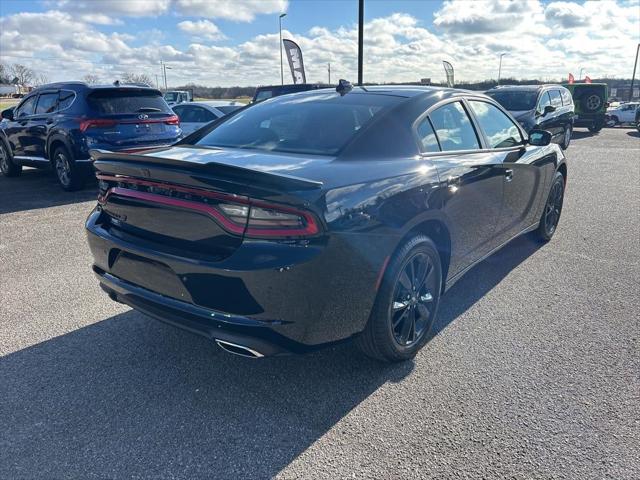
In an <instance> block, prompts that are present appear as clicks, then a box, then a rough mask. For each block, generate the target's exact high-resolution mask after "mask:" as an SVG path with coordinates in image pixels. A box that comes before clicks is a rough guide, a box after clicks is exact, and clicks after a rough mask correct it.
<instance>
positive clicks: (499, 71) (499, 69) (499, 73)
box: [498, 53, 506, 85]
mask: <svg viewBox="0 0 640 480" xmlns="http://www.w3.org/2000/svg"><path fill="white" fill-rule="evenodd" d="M505 55H506V53H501V54H500V65H499V66H498V85H500V76H501V75H502V57H504V56H505Z"/></svg>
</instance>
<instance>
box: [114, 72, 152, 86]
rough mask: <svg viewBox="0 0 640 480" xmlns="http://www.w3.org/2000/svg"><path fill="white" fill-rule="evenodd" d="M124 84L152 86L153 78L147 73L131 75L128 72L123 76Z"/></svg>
mask: <svg viewBox="0 0 640 480" xmlns="http://www.w3.org/2000/svg"><path fill="white" fill-rule="evenodd" d="M122 82H123V83H146V84H147V85H152V84H153V83H152V81H151V78H150V77H149V75H147V74H146V73H131V72H127V73H125V74H124V75H122Z"/></svg>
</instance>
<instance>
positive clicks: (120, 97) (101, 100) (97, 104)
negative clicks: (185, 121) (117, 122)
mask: <svg viewBox="0 0 640 480" xmlns="http://www.w3.org/2000/svg"><path fill="white" fill-rule="evenodd" d="M87 103H88V104H89V106H90V107H91V109H92V110H93V111H94V112H96V113H98V114H102V115H116V114H126V113H160V112H161V113H171V108H169V105H167V102H165V101H164V99H163V98H162V95H160V92H158V91H155V90H133V89H113V90H107V89H105V90H96V91H94V92H93V93H91V94H90V95H89V96H88V97H87Z"/></svg>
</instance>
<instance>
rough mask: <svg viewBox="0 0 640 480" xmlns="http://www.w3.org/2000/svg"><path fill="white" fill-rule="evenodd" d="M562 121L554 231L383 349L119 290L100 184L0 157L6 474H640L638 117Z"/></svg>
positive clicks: (1, 464) (1, 412) (521, 245)
mask: <svg viewBox="0 0 640 480" xmlns="http://www.w3.org/2000/svg"><path fill="white" fill-rule="evenodd" d="M574 135H575V138H574V140H573V142H572V144H571V147H570V148H569V150H568V157H569V160H570V165H569V187H568V191H567V196H566V200H565V207H564V211H563V216H562V220H561V222H560V227H559V231H558V232H557V233H556V236H555V237H554V239H553V240H552V241H551V242H550V243H549V244H547V245H544V246H542V247H540V246H539V245H535V244H533V243H532V242H531V241H530V240H529V239H528V238H523V239H519V240H516V241H514V242H513V243H512V244H510V245H509V246H508V247H506V248H505V249H503V250H502V251H501V252H500V253H498V254H496V255H494V256H493V257H491V258H490V259H488V260H487V261H485V262H483V263H482V264H481V265H479V266H478V267H476V268H475V269H473V270H472V271H471V272H470V273H469V274H468V275H467V276H466V277H465V278H464V279H463V280H462V281H460V282H459V283H458V284H457V285H456V286H455V287H454V288H453V289H452V290H451V291H450V292H449V293H448V294H447V295H446V296H445V297H444V300H443V304H442V310H441V315H440V320H439V324H438V326H437V327H438V331H439V333H438V334H437V335H436V336H435V338H434V339H433V340H432V341H431V342H430V344H429V345H428V346H427V347H426V348H425V349H424V350H423V351H422V352H421V353H420V354H419V355H418V356H417V358H416V359H415V361H414V362H410V363H406V364H402V365H397V366H391V367H388V366H380V365H378V364H374V363H371V362H369V361H368V360H366V359H364V358H363V357H361V356H360V355H359V354H357V353H356V352H354V351H353V350H352V348H350V347H349V346H348V345H343V346H340V347H334V348H331V349H328V350H324V351H321V352H318V353H315V354H312V355H308V356H302V357H283V358H272V359H264V360H258V361H256V360H249V359H243V358H240V357H236V356H232V355H228V354H225V353H224V352H222V351H220V350H219V349H217V347H215V346H213V345H211V344H209V343H208V342H207V341H206V340H204V339H201V338H199V337H195V336H192V335H190V334H187V333H183V332H181V331H179V330H176V329H173V328H171V327H168V326H165V325H163V324H160V323H158V322H155V321H154V320H151V319H148V318H146V317H144V316H142V315H139V314H137V313H135V312H133V311H131V310H129V309H128V308H126V307H123V306H120V305H117V304H115V303H113V302H111V301H110V300H109V299H108V298H107V297H106V296H105V295H104V294H103V293H102V292H101V291H100V289H99V288H98V286H97V283H96V281H95V280H94V278H93V277H92V274H91V272H90V256H89V252H88V249H87V246H86V244H85V238H84V232H83V228H82V227H83V222H84V219H85V217H86V215H87V213H88V212H89V210H90V209H91V207H92V205H93V203H94V201H93V198H94V192H93V189H94V188H95V186H94V187H93V189H92V188H87V189H86V190H84V191H82V192H79V193H76V194H67V193H63V192H61V191H59V189H58V187H57V186H56V185H55V181H54V179H53V176H51V175H50V174H47V173H43V172H37V171H26V172H25V174H24V176H23V177H22V178H20V179H10V180H9V179H5V178H0V478H6V479H18V478H25V479H51V478H77V479H91V478H150V479H151V478H152V479H158V478H162V479H164V478H189V479H193V478H241V477H244V478H269V477H280V478H296V479H298V478H309V479H320V478H327V479H335V478H345V477H354V478H434V479H435V478H437V479H449V478H465V479H476V478H478V479H480V478H495V479H505V478H518V479H520V478H522V479H525V478H526V479H538V478H539V479H551V478H553V479H555V478H572V479H580V480H583V479H603V478H610V479H616V480H619V479H638V478H640V462H639V461H638V458H639V457H638V447H639V445H640V407H639V406H640V378H639V375H640V355H639V353H640V350H639V348H638V347H639V345H638V338H639V329H640V327H639V322H638V321H639V316H638V310H639V307H640V300H639V299H640V268H639V264H640V245H639V242H640V138H639V136H638V134H637V132H635V131H633V130H625V129H610V130H604V131H603V132H601V133H600V135H598V136H593V137H592V136H591V135H589V134H587V133H585V132H583V131H577V132H575V134H574Z"/></svg>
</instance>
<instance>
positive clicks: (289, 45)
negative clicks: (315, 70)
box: [282, 38, 307, 84]
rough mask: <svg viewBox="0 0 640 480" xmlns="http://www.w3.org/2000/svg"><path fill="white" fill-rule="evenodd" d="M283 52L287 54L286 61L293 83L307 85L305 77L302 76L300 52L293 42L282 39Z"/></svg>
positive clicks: (302, 67)
mask: <svg viewBox="0 0 640 480" xmlns="http://www.w3.org/2000/svg"><path fill="white" fill-rule="evenodd" d="M282 44H283V45H284V51H285V52H287V60H289V67H290V68H291V75H292V76H293V83H295V84H298V83H307V77H306V76H305V74H304V62H303V61H302V50H300V47H299V46H298V44H297V43H296V42H294V41H293V40H288V39H286V38H285V39H283V40H282Z"/></svg>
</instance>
